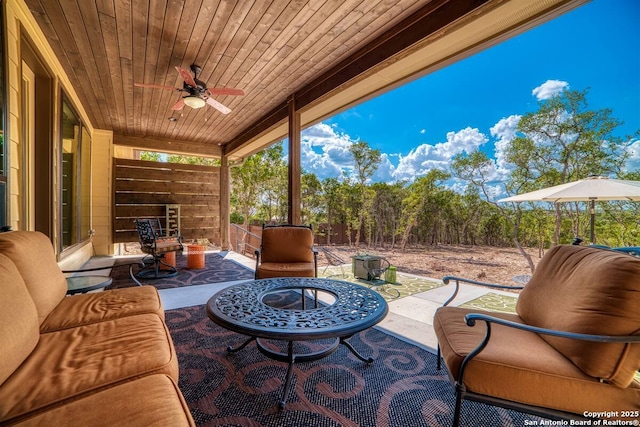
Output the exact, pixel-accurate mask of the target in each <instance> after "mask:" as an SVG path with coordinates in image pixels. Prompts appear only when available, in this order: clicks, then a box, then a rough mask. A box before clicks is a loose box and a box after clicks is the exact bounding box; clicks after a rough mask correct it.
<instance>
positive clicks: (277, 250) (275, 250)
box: [261, 225, 314, 262]
mask: <svg viewBox="0 0 640 427" xmlns="http://www.w3.org/2000/svg"><path fill="white" fill-rule="evenodd" d="M261 259H262V262H313V261H314V257H313V230H312V229H311V227H308V226H302V225H278V226H266V227H264V228H263V230H262V244H261Z"/></svg>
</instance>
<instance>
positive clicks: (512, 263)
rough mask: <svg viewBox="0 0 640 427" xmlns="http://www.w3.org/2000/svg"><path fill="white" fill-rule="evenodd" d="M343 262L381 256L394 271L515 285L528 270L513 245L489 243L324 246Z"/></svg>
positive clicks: (532, 251) (321, 262) (534, 251)
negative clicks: (359, 256) (400, 247)
mask: <svg viewBox="0 0 640 427" xmlns="http://www.w3.org/2000/svg"><path fill="white" fill-rule="evenodd" d="M327 248H328V249H329V250H330V251H331V252H332V253H334V254H336V255H338V256H339V257H340V258H342V259H343V260H344V262H345V263H349V262H351V260H350V257H351V256H353V255H356V254H369V255H380V256H384V257H385V258H386V259H387V260H389V262H390V263H391V265H395V266H397V267H398V271H401V272H404V273H412V274H417V275H420V276H427V277H433V278H441V277H443V276H460V277H466V278H469V279H474V280H479V281H483V282H490V283H498V284H503V285H516V283H515V282H514V281H513V277H514V276H518V275H526V274H531V270H530V268H529V265H528V263H527V261H526V259H525V258H524V256H523V255H522V254H520V252H519V251H518V249H516V248H495V247H490V246H456V245H454V246H447V245H439V246H425V247H413V248H407V249H406V251H405V252H402V251H400V250H397V249H396V250H393V251H392V250H390V249H384V248H376V249H374V248H362V247H361V248H360V250H359V251H357V250H356V249H355V248H354V247H349V246H331V247H327ZM527 253H528V254H529V255H530V256H531V259H532V260H533V263H534V265H537V263H538V261H539V259H540V258H539V256H538V250H537V249H527ZM318 256H319V258H318V268H321V267H323V266H325V265H327V260H326V258H325V255H324V253H323V251H322V250H319V254H318Z"/></svg>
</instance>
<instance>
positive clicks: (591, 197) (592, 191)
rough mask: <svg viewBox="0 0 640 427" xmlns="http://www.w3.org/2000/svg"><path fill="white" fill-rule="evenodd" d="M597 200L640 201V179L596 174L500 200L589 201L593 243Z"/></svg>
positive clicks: (593, 240) (592, 240) (593, 241)
mask: <svg viewBox="0 0 640 427" xmlns="http://www.w3.org/2000/svg"><path fill="white" fill-rule="evenodd" d="M596 200H628V201H635V202H638V201H640V181H627V180H621V179H609V178H606V177H602V176H594V177H589V178H585V179H581V180H578V181H574V182H569V183H567V184H561V185H556V186H553V187H548V188H543V189H542V190H536V191H531V192H529V193H524V194H519V195H517V196H512V197H507V198H506V199H501V200H498V201H499V202H554V203H556V202H589V203H590V207H591V243H595V232H594V224H595V216H596V210H595V202H596Z"/></svg>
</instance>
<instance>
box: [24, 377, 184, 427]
mask: <svg viewBox="0 0 640 427" xmlns="http://www.w3.org/2000/svg"><path fill="white" fill-rule="evenodd" d="M114 408H117V409H115V410H114ZM15 425H16V426H23V427H26V426H34V427H38V426H101V425H102V426H124V425H135V426H145V427H147V426H156V427H164V426H195V423H194V421H193V418H191V413H190V412H189V407H188V406H187V404H186V402H185V401H184V398H183V397H182V394H181V393H180V391H179V389H178V386H177V385H176V383H175V382H174V381H173V380H171V378H169V377H168V376H166V375H149V376H146V377H143V378H139V379H136V380H134V381H130V382H127V383H124V384H119V385H117V386H115V387H110V388H107V389H105V390H100V391H97V392H95V393H90V394H88V395H86V396H83V397H82V398H80V399H78V400H70V401H67V402H64V404H62V405H60V406H57V407H55V408H53V409H50V410H48V411H46V412H43V413H39V414H37V415H36V416H34V417H32V418H27V419H25V420H23V421H21V422H18V423H16V424H15Z"/></svg>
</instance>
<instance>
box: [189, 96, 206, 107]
mask: <svg viewBox="0 0 640 427" xmlns="http://www.w3.org/2000/svg"><path fill="white" fill-rule="evenodd" d="M184 103H185V104H186V105H187V106H189V107H191V108H202V107H204V106H205V104H206V102H205V100H204V99H202V98H199V97H197V96H187V97H185V98H184Z"/></svg>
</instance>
